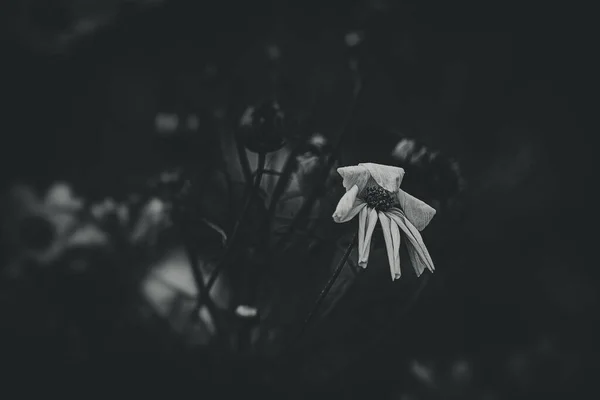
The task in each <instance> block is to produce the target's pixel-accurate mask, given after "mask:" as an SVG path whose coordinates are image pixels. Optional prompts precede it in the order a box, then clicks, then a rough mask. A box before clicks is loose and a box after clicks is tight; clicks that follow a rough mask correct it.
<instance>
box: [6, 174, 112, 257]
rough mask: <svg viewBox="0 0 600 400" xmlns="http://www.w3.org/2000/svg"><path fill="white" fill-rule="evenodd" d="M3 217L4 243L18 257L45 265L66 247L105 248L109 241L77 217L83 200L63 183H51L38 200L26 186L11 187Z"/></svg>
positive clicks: (95, 228) (97, 230)
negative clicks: (14, 250) (42, 196)
mask: <svg viewBox="0 0 600 400" xmlns="http://www.w3.org/2000/svg"><path fill="white" fill-rule="evenodd" d="M5 200H7V204H6V206H5V207H4V211H5V215H4V217H3V220H4V222H5V223H4V224H3V232H2V233H3V235H2V236H3V241H4V243H5V244H8V245H9V246H11V248H13V249H16V250H17V253H16V254H15V255H16V256H17V257H18V258H24V259H28V260H33V261H35V262H37V263H38V264H41V265H44V264H48V263H50V262H52V261H54V260H56V259H58V258H59V257H60V256H61V255H62V254H64V252H65V251H66V250H67V249H68V248H72V247H85V246H97V245H105V244H106V243H107V242H108V238H107V237H106V235H105V234H104V232H102V230H100V229H99V228H98V227H97V226H95V225H93V224H84V223H82V221H81V218H80V211H81V210H82V209H83V201H82V200H81V199H80V198H78V197H76V196H75V195H74V194H73V192H72V190H71V187H70V186H69V185H68V184H66V183H63V182H57V183H55V184H53V185H52V186H51V187H50V188H49V189H48V191H47V192H46V194H45V196H44V198H43V199H40V198H39V197H38V196H37V194H36V193H35V192H34V190H33V189H32V188H31V187H28V186H24V185H23V186H16V187H13V188H12V189H11V190H10V192H9V193H8V196H7V199H5Z"/></svg>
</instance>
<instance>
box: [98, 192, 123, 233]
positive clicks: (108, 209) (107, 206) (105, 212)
mask: <svg viewBox="0 0 600 400" xmlns="http://www.w3.org/2000/svg"><path fill="white" fill-rule="evenodd" d="M90 213H91V214H92V216H93V217H94V218H95V219H96V220H97V221H99V222H104V221H105V220H106V219H107V218H110V217H111V216H112V217H115V219H116V221H117V222H118V223H119V224H120V225H122V226H124V225H126V224H127V223H128V222H129V208H128V207H127V205H125V204H122V203H121V204H119V203H117V202H115V201H114V200H113V199H112V198H110V197H108V198H106V199H104V200H103V201H102V202H101V203H96V204H92V206H91V207H90Z"/></svg>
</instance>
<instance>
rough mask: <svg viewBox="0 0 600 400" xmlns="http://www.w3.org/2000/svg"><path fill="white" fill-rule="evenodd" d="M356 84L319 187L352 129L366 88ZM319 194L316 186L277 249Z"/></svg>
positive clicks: (360, 82) (309, 209)
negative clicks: (350, 103)
mask: <svg viewBox="0 0 600 400" xmlns="http://www.w3.org/2000/svg"><path fill="white" fill-rule="evenodd" d="M356 85H357V86H356V88H355V96H354V101H353V102H352V106H351V107H350V111H349V112H348V114H347V116H346V120H345V121H344V124H343V125H342V128H341V130H340V134H339V137H338V140H337V143H336V145H335V147H334V150H333V152H332V154H331V155H330V156H329V159H328V160H327V166H326V167H325V168H324V169H323V171H321V175H320V176H319V178H320V179H318V180H317V187H319V188H320V187H322V186H324V185H325V182H327V178H328V177H329V174H330V171H331V168H333V166H334V165H335V162H336V161H338V160H339V157H340V153H341V148H342V144H343V143H344V140H345V139H346V138H347V137H348V133H349V132H350V131H351V129H350V126H351V122H352V118H353V116H354V115H355V114H356V110H357V108H358V105H359V104H360V102H359V100H360V97H361V94H362V93H364V90H363V88H364V82H363V81H361V80H360V79H359V80H358V81H357V84H356ZM319 195H320V191H319V190H318V189H316V188H315V190H313V191H312V193H311V194H310V196H309V197H308V198H307V199H306V201H304V202H303V203H302V206H301V207H300V210H298V213H297V214H296V216H295V217H294V220H293V221H292V223H291V224H290V225H289V228H288V230H287V232H286V233H285V234H284V235H283V236H282V237H281V239H280V240H279V241H278V242H277V243H276V244H275V248H276V249H277V248H282V249H287V247H286V246H284V245H285V243H286V242H287V240H288V239H289V238H290V237H291V235H292V234H293V233H294V231H295V230H296V229H297V227H298V225H299V224H300V222H301V221H303V220H305V219H306V218H307V217H308V216H309V215H310V212H311V210H312V208H313V206H314V204H315V202H316V201H317V199H318V198H319Z"/></svg>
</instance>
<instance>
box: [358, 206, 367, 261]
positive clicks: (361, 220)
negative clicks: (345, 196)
mask: <svg viewBox="0 0 600 400" xmlns="http://www.w3.org/2000/svg"><path fill="white" fill-rule="evenodd" d="M368 216H369V208H368V207H364V208H363V209H362V210H360V213H359V214H358V264H359V265H360V260H361V259H362V249H363V245H364V241H365V232H366V230H367V217H368Z"/></svg>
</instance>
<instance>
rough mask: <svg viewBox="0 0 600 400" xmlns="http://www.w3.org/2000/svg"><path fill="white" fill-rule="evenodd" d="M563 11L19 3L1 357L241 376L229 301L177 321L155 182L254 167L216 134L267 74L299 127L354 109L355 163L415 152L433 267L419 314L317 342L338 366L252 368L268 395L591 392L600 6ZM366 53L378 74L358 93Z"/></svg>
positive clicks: (177, 285) (136, 373)
mask: <svg viewBox="0 0 600 400" xmlns="http://www.w3.org/2000/svg"><path fill="white" fill-rule="evenodd" d="M568 8H569V10H568V11H567V10H566V9H565V5H561V4H556V5H554V4H552V5H551V4H547V3H539V4H538V3H534V2H514V3H506V2H505V3H493V4H492V3H489V4H487V3H486V4H479V3H477V4H463V3H454V2H451V3H442V2H429V1H422V2H416V1H415V2H413V1H391V0H352V1H333V0H332V1H325V2H323V1H321V2H317V1H313V0H304V1H299V0H279V1H263V0H259V1H255V2H239V1H235V2H234V1H232V0H225V1H222V2H207V3H205V2H196V1H186V0H104V1H97V0H52V1H49V0H5V1H3V2H2V4H1V5H0V20H1V23H2V37H1V43H2V47H1V49H0V51H1V52H2V73H1V74H0V88H1V91H0V93H1V94H0V96H2V97H3V98H4V102H3V104H4V105H3V107H2V111H3V116H2V130H3V133H2V135H1V139H0V152H1V157H0V159H1V161H2V164H3V165H2V168H1V169H0V172H1V174H0V175H1V178H2V190H3V195H2V196H3V202H2V227H3V230H2V232H3V236H2V238H3V239H2V245H3V250H2V256H1V257H2V264H3V267H2V288H1V289H0V293H1V297H2V298H1V299H0V309H1V310H2V314H1V315H2V324H1V332H2V333H1V343H2V350H1V354H2V357H1V358H2V362H3V363H5V364H6V370H7V371H9V375H10V376H14V377H15V378H18V379H19V381H20V380H21V379H22V380H23V381H24V382H30V383H31V385H32V386H33V385H34V382H40V381H42V380H43V381H44V382H48V383H53V384H55V385H57V387H63V388H64V387H67V385H68V386H69V387H72V386H77V385H78V384H80V383H86V385H88V386H87V390H92V389H91V388H96V387H98V385H100V384H102V385H104V386H105V387H107V385H108V386H110V385H114V386H115V387H116V385H126V384H131V387H132V388H133V389H134V390H137V391H140V392H141V391H145V390H149V388H155V387H157V385H160V386H161V387H164V388H167V389H168V390H170V391H171V394H174V393H176V392H177V393H179V391H181V390H183V389H185V391H188V393H190V392H191V393H196V392H197V393H198V395H204V396H205V397H209V398H210V397H215V398H229V397H233V396H234V395H238V394H237V393H236V390H235V389H234V386H235V385H231V384H230V383H236V379H241V378H239V377H238V372H236V368H237V369H240V368H241V369H243V368H244V367H243V364H242V366H241V367H240V366H239V365H238V366H237V367H236V366H231V368H230V369H228V368H225V369H223V368H221V367H220V368H219V369H215V368H214V367H213V366H212V365H213V364H211V363H213V362H214V360H213V358H219V357H221V356H220V355H215V354H213V353H205V352H204V350H198V349H197V347H196V346H194V345H193V343H196V342H199V343H205V342H206V340H208V339H206V338H207V337H209V336H211V334H212V333H211V332H213V331H214V329H216V328H215V327H214V326H213V322H214V321H212V322H211V320H210V318H204V317H202V315H203V314H202V312H200V315H201V318H200V319H201V320H202V321H204V324H205V326H203V327H202V328H201V329H199V330H193V329H192V330H191V331H190V330H189V329H188V328H186V327H184V325H185V326H187V325H186V321H185V318H184V317H181V316H180V315H183V314H185V312H183V311H181V310H180V309H181V307H183V309H186V308H185V307H188V308H189V305H188V306H186V305H185V304H186V303H185V298H186V296H187V298H189V297H191V298H192V299H193V296H195V295H197V289H196V287H195V286H194V284H193V278H192V274H191V272H190V267H189V261H187V259H186V257H185V254H184V253H182V252H181V251H179V250H177V246H176V245H175V244H174V243H175V242H176V241H177V239H174V238H173V237H171V236H169V235H168V234H166V236H165V235H164V234H163V233H164V232H165V231H168V229H169V227H171V226H172V225H173V222H172V221H170V220H169V218H166V217H165V218H163V217H164V215H165V213H166V212H165V211H164V210H165V208H169V202H168V201H166V200H164V199H162V200H159V198H160V196H158V195H157V194H156V193H157V192H156V190H157V189H156V186H157V184H156V182H158V181H160V182H162V184H165V182H167V183H168V181H169V179H170V178H169V176H170V175H169V174H174V175H173V176H179V175H178V174H179V173H181V171H184V172H183V174H184V175H185V174H186V173H187V172H186V171H190V170H193V171H213V170H214V166H215V165H226V166H230V165H233V164H235V165H236V166H237V161H232V159H231V158H228V157H229V156H228V154H229V153H228V152H227V140H224V139H223V138H224V137H227V135H228V132H230V131H231V130H232V129H233V127H235V124H236V123H237V121H238V120H239V119H240V117H241V116H242V114H243V111H244V109H246V107H248V106H254V105H256V104H259V103H261V102H263V101H264V100H265V99H267V98H271V97H273V96H275V97H277V99H278V101H279V102H280V103H281V105H282V107H283V109H284V110H285V111H286V117H288V120H289V121H293V123H290V125H292V126H293V127H294V128H293V129H295V130H296V131H301V132H305V133H306V134H309V133H310V134H312V133H313V132H319V133H320V134H322V135H323V136H324V137H326V138H335V137H336V136H335V135H336V134H337V132H338V131H339V128H340V126H343V121H344V119H345V116H346V114H347V113H348V110H353V111H351V113H350V115H352V122H351V125H352V127H353V129H352V134H351V135H349V137H348V138H347V140H346V141H345V142H344V143H345V144H344V148H343V156H342V157H341V159H340V161H341V162H342V163H343V164H344V165H347V164H355V163H356V162H366V161H373V162H382V163H391V162H393V160H396V161H398V162H399V163H400V165H402V166H404V167H405V169H406V170H407V176H406V179H407V182H406V184H407V185H408V187H409V188H411V193H414V194H415V195H418V197H420V198H423V199H426V200H427V201H429V202H430V204H432V205H434V206H436V209H438V215H437V216H436V218H435V219H434V223H432V225H431V227H428V229H427V230H426V231H425V233H424V237H425V240H426V242H427V243H428V244H429V246H430V247H431V249H432V250H431V251H432V254H433V255H434V256H435V257H434V258H435V260H436V266H438V271H436V274H435V275H433V276H432V278H431V280H430V281H429V284H428V286H427V288H426V289H425V290H424V291H423V293H422V294H421V296H420V297H419V300H418V304H416V305H414V306H413V307H412V308H411V310H410V313H409V314H407V315H406V316H404V317H403V318H402V319H400V320H398V321H396V320H393V321H392V322H393V323H392V325H393V326H391V327H388V328H389V329H387V328H386V331H385V334H382V335H381V336H377V335H375V336H373V337H374V339H373V340H374V343H375V345H373V346H372V347H368V348H366V349H367V350H364V349H363V350H361V351H360V352H359V351H358V350H357V351H356V353H357V354H356V355H352V361H350V360H346V359H345V358H344V357H345V355H347V353H348V352H349V350H347V349H342V350H340V349H338V350H336V351H333V350H332V351H331V352H328V350H327V347H326V346H325V345H322V346H325V347H321V348H319V350H318V351H317V350H315V352H319V353H321V354H324V356H323V357H324V359H327V360H328V361H327V362H329V361H331V362H332V363H335V361H332V360H334V359H335V358H336V357H340V359H344V361H343V364H344V365H345V367H344V368H340V369H339V371H338V372H336V373H330V374H328V375H327V379H321V380H319V384H318V385H317V384H315V385H309V384H298V386H289V385H276V384H274V385H273V387H276V388H277V389H274V388H273V387H269V386H268V385H267V386H265V385H261V386H260V387H259V388H256V391H257V393H259V395H261V396H263V397H265V396H266V397H269V396H273V397H274V398H305V397H308V396H311V397H319V396H321V395H323V396H327V397H328V398H365V396H372V397H374V398H381V399H398V400H413V399H415V400H416V399H434V398H435V399H438V398H439V399H448V398H457V399H459V398H461V399H462V398H468V399H488V400H492V399H513V398H531V397H532V396H538V395H539V396H544V397H546V398H559V397H560V398H564V396H565V395H572V394H575V393H589V392H590V391H595V389H596V388H595V387H596V386H597V385H594V382H593V377H594V376H595V372H596V369H597V367H596V362H595V361H596V358H595V356H594V355H593V354H594V353H595V349H596V343H595V338H596V333H595V326H596V322H598V321H597V318H598V295H599V292H598V287H597V278H598V269H597V268H596V267H595V263H594V262H591V261H590V260H593V258H591V257H590V255H591V254H589V253H590V251H589V250H591V249H593V242H592V238H593V235H591V234H588V233H587V232H588V231H592V232H593V230H594V225H593V223H592V222H591V221H592V220H593V218H594V217H595V216H596V215H595V214H596V210H595V207H594V205H595V204H596V202H595V194H594V191H593V190H592V188H593V185H591V183H593V179H592V169H593V166H594V163H593V160H594V159H595V154H594V150H595V149H594V147H593V146H592V145H590V142H589V141H588V139H589V137H590V136H591V134H592V132H595V126H594V125H593V124H592V121H594V119H592V118H591V113H592V104H593V102H592V101H591V100H592V99H594V97H595V91H593V89H592V86H593V85H592V82H593V81H594V79H593V78H595V73H596V68H595V67H594V65H593V62H592V61H593V56H594V51H593V49H594V44H595V43H594V40H593V35H592V33H593V29H592V27H593V26H594V24H593V22H592V21H591V15H592V14H593V13H591V12H590V11H588V10H584V9H583V8H581V9H579V8H578V7H576V6H575V5H572V6H569V7H568ZM357 71H358V72H357ZM356 74H360V75H361V76H363V77H364V82H363V83H362V85H363V86H362V91H361V93H360V96H361V97H360V100H361V101H360V107H358V108H351V103H352V98H353V97H352V96H353V86H352V82H354V81H355V79H356ZM594 122H595V121H594ZM333 141H335V140H333ZM219 146H221V147H219ZM221 149H225V150H223V151H221ZM221 153H223V154H224V156H223V157H221V156H217V155H216V154H221ZM424 160H429V161H424ZM438 160H442V161H438ZM250 161H251V164H252V163H253V164H252V165H253V168H256V160H254V161H253V160H252V159H251V160H250ZM272 162H273V163H274V164H276V163H277V161H276V160H275V158H274V159H273V160H272ZM173 171H175V172H173ZM411 172H413V174H412V176H414V177H421V178H422V179H421V180H419V179H417V178H410V176H411ZM173 179H174V180H177V178H173ZM213 179H215V178H214V177H213ZM410 179H413V181H412V182H411V180H410ZM215 182H216V183H215ZM218 182H222V181H220V180H219V179H218V178H216V181H214V182H212V183H211V182H209V183H208V184H205V186H201V187H200V189H198V191H199V192H200V194H199V195H198V196H200V197H202V196H205V197H202V198H203V199H205V202H206V203H207V204H208V208H209V209H210V210H211V212H212V213H213V214H214V215H218V216H219V217H216V219H217V220H219V221H221V220H220V219H219V218H221V217H222V220H223V221H225V220H228V218H230V211H227V210H221V209H220V208H219V207H217V206H215V208H211V207H212V205H215V204H220V203H222V199H223V197H222V196H221V194H222V193H221V192H217V193H216V194H215V193H212V192H210V190H209V189H210V188H214V187H220V186H219V183H218ZM337 185H338V186H340V185H339V183H338V184H337ZM163 186H164V185H163ZM150 187H151V188H152V189H149V188H150ZM338 189H339V188H338ZM151 190H154V192H152V194H151V195H149V194H148V192H149V191H151ZM228 190H230V192H231V190H233V189H228ZM331 190H332V191H333V190H334V189H331ZM407 190H408V189H407ZM209 192H210V193H209ZM230 192H228V193H230ZM211 193H212V194H211ZM210 196H213V197H210ZM215 196H216V197H215ZM234 197H235V196H234ZM322 207H324V208H323V209H324V210H327V208H326V207H325V206H322ZM82 210H85V211H82ZM40 215H44V216H45V217H44V218H39V216H40ZM82 215H85V217H82ZM329 215H330V214H329ZM34 217H35V218H34ZM92 217H93V218H92ZM90 218H91V219H90ZM24 221H25V222H24ZM49 221H50V222H49ZM74 221H77V222H74ZM82 221H83V222H82ZM90 221H95V222H90ZM213 222H214V221H213ZM228 223H229V222H222V223H221V222H219V223H218V224H217V225H219V226H220V227H224V226H226V225H227V224H228ZM213 225H214V224H213ZM207 229H208V231H210V232H209V233H207V232H204V233H202V234H203V235H204V234H205V235H207V236H206V238H205V239H206V242H205V243H217V244H216V245H214V246H218V243H220V233H219V231H220V230H221V229H216V230H211V229H209V228H207ZM205 230H206V229H205ZM223 230H225V231H226V232H225V233H223V234H224V235H225V236H227V234H228V233H229V231H228V230H227V229H225V228H223ZM119 235H121V236H123V237H120V236H119ZM125 237H126V238H125ZM57 238H58V239H57ZM115 238H116V239H115ZM203 240H204V239H203ZM211 245H212V244H211ZM107 249H108V250H107ZM331 251H334V250H331ZM335 251H337V248H336V249H335ZM338 256H339V255H338ZM306 257H307V258H306V260H308V261H307V262H308V263H309V264H310V263H313V262H314V263H315V265H316V264H317V263H318V262H320V261H318V260H317V258H318V257H317V256H314V257H313V256H312V253H310V254H308V253H307V254H306ZM82 260H83V261H82ZM90 260H93V262H92V261H90ZM328 265H329V264H328ZM99 266H100V267H99ZM374 268H375V267H373V269H374ZM156 276H158V277H159V278H160V279H159V278H156V279H154V278H152V277H156ZM325 279H326V278H322V279H321V280H320V281H318V282H317V283H315V287H317V288H318V287H319V285H321V286H322V285H323V283H324V281H325ZM217 282H218V283H217V284H216V288H215V291H218V293H219V294H218V300H215V302H216V303H218V302H219V301H221V302H222V307H229V306H228V305H226V304H229V303H228V302H229V300H228V299H229V297H228V296H229V294H228V293H229V292H228V291H227V290H228V289H227V288H228V282H227V281H226V280H225V278H223V281H222V282H221V281H217ZM386 282H387V281H386ZM298 285H300V283H298ZM411 285H412V286H411V287H410V288H407V290H414V287H415V285H416V283H413V284H411ZM408 286H410V285H408ZM298 290H300V289H298ZM311 290H312V289H311ZM365 290H368V289H365ZM308 292H310V293H313V292H314V291H313V292H311V291H308ZM314 293H316V292H314ZM312 298H314V296H313V297H312ZM182 299H183V300H182ZM182 304H183V305H182ZM217 306H219V307H220V305H219V304H217ZM388 306H389V305H388ZM178 307H179V308H178ZM369 307H373V308H377V306H376V305H375V306H369ZM390 307H393V306H390ZM177 310H179V311H177ZM207 312H208V311H207ZM178 313H179V314H178ZM303 315H304V314H301V313H298V314H293V316H292V319H302V316H303ZM339 318H344V317H343V315H342V316H339ZM359 322H360V324H361V326H362V328H361V329H366V330H367V331H369V332H370V333H373V334H374V332H376V331H377V333H379V331H380V328H379V325H377V326H376V325H375V322H370V321H367V320H362V321H359ZM371 324H373V325H371ZM324 329H325V328H324ZM357 329H358V328H357ZM332 332H335V329H334V328H332ZM356 332H358V331H356ZM213 333H214V332H213ZM338 334H340V335H341V333H339V332H338ZM348 335H351V333H348ZM356 335H358V333H356ZM357 340H358V339H357ZM358 342H359V340H358V341H357V343H358ZM190 343H192V344H190ZM331 346H333V345H331ZM348 346H354V345H348ZM109 348H110V349H111V350H107V349H109ZM315 348H316V347H315ZM332 348H333V347H332ZM197 359H210V360H211V363H207V364H206V365H204V366H202V367H198V366H197V365H196V361H193V360H197ZM218 363H219V365H228V363H229V364H231V365H233V364H236V365H237V363H238V362H237V361H235V362H234V361H231V362H229V361H227V360H225V359H223V360H219V362H218ZM192 364H194V367H193V368H192V367H190V365H192ZM317 364H318V365H319V366H322V365H324V364H326V362H324V361H323V360H322V359H321V361H318V362H317ZM332 368H333V367H332ZM336 368H337V367H336ZM217 371H218V372H217ZM336 371H337V370H336ZM298 374H302V372H298ZM9 375H7V376H9ZM14 382H16V381H14ZM94 385H95V386H94ZM250 386H251V387H254V386H253V385H252V383H250ZM257 386H258V385H257ZM25 387H27V386H25ZM46 387H47V386H46ZM240 387H241V386H240ZM246 389H247V388H246ZM246 389H244V390H246ZM244 393H245V394H247V395H249V394H248V393H249V392H247V391H245V392H244Z"/></svg>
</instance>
